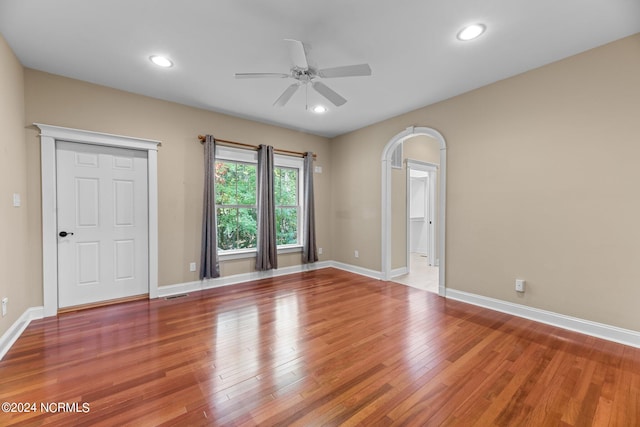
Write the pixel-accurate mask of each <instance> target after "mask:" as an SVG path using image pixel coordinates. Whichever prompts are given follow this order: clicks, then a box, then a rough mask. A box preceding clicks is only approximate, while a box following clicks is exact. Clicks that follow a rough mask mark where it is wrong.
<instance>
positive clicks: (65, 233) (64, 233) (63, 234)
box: [59, 231, 73, 237]
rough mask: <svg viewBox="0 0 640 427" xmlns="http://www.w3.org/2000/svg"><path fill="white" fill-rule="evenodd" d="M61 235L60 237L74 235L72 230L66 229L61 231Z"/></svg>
mask: <svg viewBox="0 0 640 427" xmlns="http://www.w3.org/2000/svg"><path fill="white" fill-rule="evenodd" d="M59 236H60V237H67V236H73V233H71V232H69V233H67V232H66V231H61V232H60V234H59Z"/></svg>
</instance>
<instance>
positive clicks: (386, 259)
mask: <svg viewBox="0 0 640 427" xmlns="http://www.w3.org/2000/svg"><path fill="white" fill-rule="evenodd" d="M418 135H426V136H429V137H431V138H433V139H435V140H436V141H438V143H439V144H440V176H439V178H440V198H439V200H438V253H439V256H440V258H439V259H440V265H439V267H440V269H439V272H438V273H439V274H438V275H439V282H438V294H439V295H441V296H444V295H445V283H446V282H445V265H446V264H445V258H446V257H445V255H446V253H445V235H446V233H445V230H446V223H445V218H446V215H445V214H446V206H447V144H446V142H445V140H444V136H442V134H441V133H440V132H438V131H437V130H435V129H432V128H429V127H417V126H410V127H408V128H406V129H405V130H403V131H402V132H400V133H398V134H397V135H395V136H394V137H393V138H391V140H390V141H389V142H388V143H387V145H385V147H384V149H383V150H382V242H381V243H382V278H383V279H384V280H390V279H391V203H390V201H391V156H392V154H393V151H394V150H395V149H396V147H397V146H398V145H399V144H402V143H403V142H404V141H405V140H407V139H409V138H411V137H412V136H418Z"/></svg>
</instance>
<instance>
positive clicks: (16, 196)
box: [13, 193, 20, 208]
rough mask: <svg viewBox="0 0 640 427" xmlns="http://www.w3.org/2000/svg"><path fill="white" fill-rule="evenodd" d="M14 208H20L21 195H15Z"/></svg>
mask: <svg viewBox="0 0 640 427" xmlns="http://www.w3.org/2000/svg"><path fill="white" fill-rule="evenodd" d="M13 207H14V208H18V207H20V194H19V193H13Z"/></svg>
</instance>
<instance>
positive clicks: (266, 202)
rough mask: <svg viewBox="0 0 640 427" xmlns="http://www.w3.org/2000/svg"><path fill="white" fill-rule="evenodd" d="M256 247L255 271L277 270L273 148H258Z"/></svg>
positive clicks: (265, 146) (261, 146)
mask: <svg viewBox="0 0 640 427" xmlns="http://www.w3.org/2000/svg"><path fill="white" fill-rule="evenodd" d="M257 172H258V177H257V183H256V184H257V187H258V245H257V246H258V247H257V256H256V270H260V271H262V270H271V269H273V268H278V250H277V246H276V204H275V196H274V189H273V147H272V146H270V145H260V148H258V170H257Z"/></svg>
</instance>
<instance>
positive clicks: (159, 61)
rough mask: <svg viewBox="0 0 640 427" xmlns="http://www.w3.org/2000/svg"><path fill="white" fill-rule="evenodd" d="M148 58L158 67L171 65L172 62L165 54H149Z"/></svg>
mask: <svg viewBox="0 0 640 427" xmlns="http://www.w3.org/2000/svg"><path fill="white" fill-rule="evenodd" d="M149 60H150V61H151V62H153V63H154V64H156V65H157V66H158V67H162V68H170V67H173V62H171V60H170V59H169V58H167V57H166V56H162V55H151V56H150V57H149Z"/></svg>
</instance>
